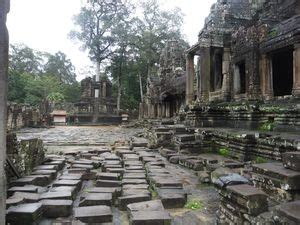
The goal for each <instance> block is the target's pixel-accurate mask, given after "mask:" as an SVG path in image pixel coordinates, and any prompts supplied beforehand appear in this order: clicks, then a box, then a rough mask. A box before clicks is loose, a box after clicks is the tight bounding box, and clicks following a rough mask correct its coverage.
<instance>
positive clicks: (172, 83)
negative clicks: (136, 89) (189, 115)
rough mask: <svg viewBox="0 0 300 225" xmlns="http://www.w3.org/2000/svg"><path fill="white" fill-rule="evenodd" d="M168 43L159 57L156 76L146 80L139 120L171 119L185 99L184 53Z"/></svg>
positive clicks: (178, 47) (179, 45)
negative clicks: (145, 91)
mask: <svg viewBox="0 0 300 225" xmlns="http://www.w3.org/2000/svg"><path fill="white" fill-rule="evenodd" d="M185 48H186V46H183V45H182V44H180V43H179V42H178V41H175V40H173V41H169V42H168V43H167V44H166V47H165V48H164V50H163V52H162V53H161V56H160V63H159V64H160V69H159V72H158V75H152V76H150V77H149V78H148V80H147V93H146V95H145V97H144V101H143V103H141V105H140V118H155V117H157V118H171V117H174V116H176V115H178V113H179V110H180V107H181V106H182V105H183V104H184V99H185V80H186V77H185V54H184V51H185Z"/></svg>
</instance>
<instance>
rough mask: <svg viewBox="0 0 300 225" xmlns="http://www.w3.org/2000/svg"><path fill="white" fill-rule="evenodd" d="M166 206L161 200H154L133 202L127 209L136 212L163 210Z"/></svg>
mask: <svg viewBox="0 0 300 225" xmlns="http://www.w3.org/2000/svg"><path fill="white" fill-rule="evenodd" d="M163 210H164V206H163V204H162V202H161V200H152V201H145V202H138V203H132V204H129V205H127V211H128V212H129V213H130V212H135V211H163Z"/></svg>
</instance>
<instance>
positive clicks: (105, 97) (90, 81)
mask: <svg viewBox="0 0 300 225" xmlns="http://www.w3.org/2000/svg"><path fill="white" fill-rule="evenodd" d="M81 89H82V90H81V93H82V95H81V101H80V102H78V103H76V104H75V110H74V112H73V113H71V115H70V122H71V123H75V124H105V123H108V124H119V123H121V117H120V116H118V113H117V103H116V99H115V98H114V97H112V84H111V82H110V80H109V79H108V78H107V77H106V76H105V75H102V76H99V75H96V76H95V77H94V78H91V77H88V78H86V79H84V80H82V81H81Z"/></svg>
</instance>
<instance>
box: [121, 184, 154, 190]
mask: <svg viewBox="0 0 300 225" xmlns="http://www.w3.org/2000/svg"><path fill="white" fill-rule="evenodd" d="M122 188H123V189H148V188H149V185H148V184H125V185H123V186H122Z"/></svg>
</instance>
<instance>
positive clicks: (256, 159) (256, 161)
mask: <svg viewBox="0 0 300 225" xmlns="http://www.w3.org/2000/svg"><path fill="white" fill-rule="evenodd" d="M266 162H268V160H267V159H265V158H263V157H260V156H257V157H256V158H255V163H257V164H261V163H266Z"/></svg>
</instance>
